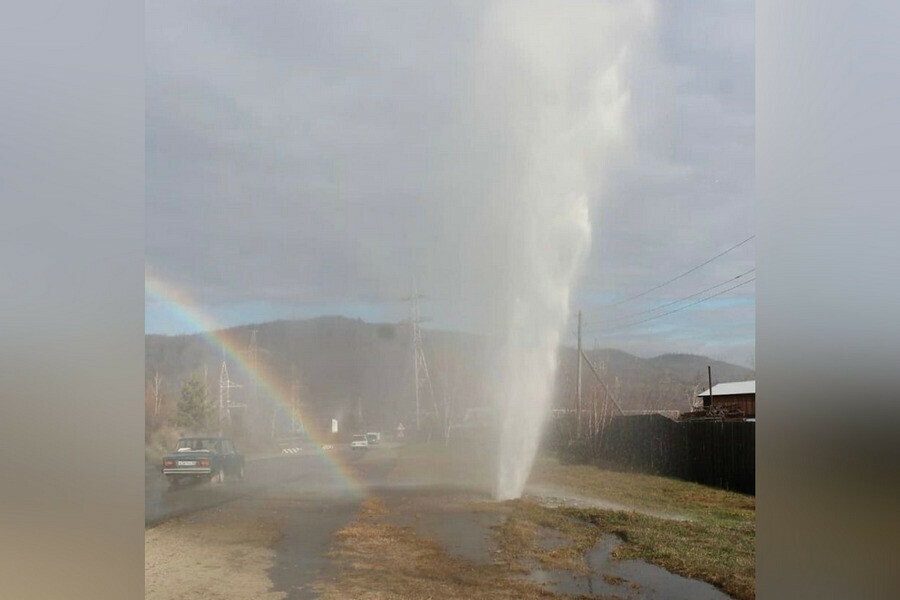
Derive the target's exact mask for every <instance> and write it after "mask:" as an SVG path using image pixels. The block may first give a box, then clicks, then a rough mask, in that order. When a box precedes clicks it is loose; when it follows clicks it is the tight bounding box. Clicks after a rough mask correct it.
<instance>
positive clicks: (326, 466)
mask: <svg viewBox="0 0 900 600" xmlns="http://www.w3.org/2000/svg"><path fill="white" fill-rule="evenodd" d="M333 459H338V461H339V462H341V463H343V464H345V465H350V466H351V470H352V476H351V477H348V475H347V472H348V470H347V469H340V468H337V467H336V466H335V460H333ZM394 460H395V459H394V457H393V451H392V449H391V448H389V447H385V448H379V449H378V450H370V451H369V452H368V453H367V454H366V455H365V456H360V455H357V454H354V453H352V452H351V451H350V449H349V448H344V447H335V448H334V449H332V450H328V451H321V450H318V449H309V450H305V451H302V452H301V453H300V454H297V455H291V456H275V457H268V458H258V459H248V460H247V465H246V468H245V474H244V479H243V480H226V481H225V483H221V484H216V483H210V482H199V483H183V484H181V485H178V486H176V487H172V486H170V485H169V483H168V481H167V480H166V478H165V476H163V474H162V473H161V472H160V467H159V466H151V465H148V466H147V467H146V472H145V486H144V524H145V526H147V527H152V526H154V525H157V524H159V523H162V522H164V521H166V520H168V519H171V518H173V517H177V516H181V515H184V514H187V513H190V512H194V511H197V510H202V509H206V508H212V507H214V506H218V505H221V504H223V503H226V502H230V501H232V500H236V499H238V498H248V497H249V498H253V497H260V498H265V497H278V498H312V497H316V498H318V499H320V500H328V501H346V500H355V499H357V497H358V496H359V495H360V494H361V493H364V490H365V489H366V488H367V487H369V486H372V487H377V486H378V485H379V484H380V483H381V481H382V479H383V477H384V475H385V474H386V473H387V471H389V470H390V468H391V467H392V466H393V463H394Z"/></svg>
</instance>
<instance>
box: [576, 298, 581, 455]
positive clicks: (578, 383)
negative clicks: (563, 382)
mask: <svg viewBox="0 0 900 600" xmlns="http://www.w3.org/2000/svg"><path fill="white" fill-rule="evenodd" d="M581 354H582V352H581V310H580V309H579V311H578V367H577V369H576V373H577V374H576V376H575V377H576V382H575V389H576V398H577V405H578V407H577V410H578V417H577V418H576V421H575V422H576V425H575V437H576V438H580V437H581Z"/></svg>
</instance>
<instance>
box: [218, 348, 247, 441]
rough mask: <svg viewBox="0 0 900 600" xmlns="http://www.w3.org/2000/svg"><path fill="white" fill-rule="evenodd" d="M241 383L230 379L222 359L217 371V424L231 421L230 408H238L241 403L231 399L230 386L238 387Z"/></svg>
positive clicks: (226, 366)
mask: <svg viewBox="0 0 900 600" xmlns="http://www.w3.org/2000/svg"><path fill="white" fill-rule="evenodd" d="M239 387H241V385H240V384H239V383H235V382H233V381H231V378H230V377H229V375H228V365H227V364H226V363H225V360H224V359H223V360H222V369H221V370H220V371H219V426H220V427H221V424H222V423H224V422H225V420H227V421H228V422H229V423H230V422H231V409H232V408H240V407H241V406H242V405H240V404H237V403H233V402H232V401H231V388H239Z"/></svg>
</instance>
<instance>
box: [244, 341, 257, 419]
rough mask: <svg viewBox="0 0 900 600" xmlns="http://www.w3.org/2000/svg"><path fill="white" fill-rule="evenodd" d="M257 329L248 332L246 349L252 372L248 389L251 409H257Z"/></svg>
mask: <svg viewBox="0 0 900 600" xmlns="http://www.w3.org/2000/svg"><path fill="white" fill-rule="evenodd" d="M257 331H258V330H256V329H254V330H253V331H251V332H250V348H249V349H248V350H247V354H248V358H249V359H250V369H251V371H252V372H253V387H252V388H251V389H250V403H251V404H252V405H253V410H258V402H257V400H258V398H257V385H256V380H257V379H258V376H257V372H258V365H257V360H258V359H259V356H258V354H259V347H258V346H257V341H256V332H257Z"/></svg>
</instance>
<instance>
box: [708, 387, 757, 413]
mask: <svg viewBox="0 0 900 600" xmlns="http://www.w3.org/2000/svg"><path fill="white" fill-rule="evenodd" d="M697 397H698V398H702V399H703V410H705V411H709V410H723V411H728V412H734V411H735V410H737V411H740V413H741V414H742V415H743V417H744V418H745V419H755V418H756V381H732V382H729V383H717V384H716V385H714V386H713V388H712V398H710V393H709V390H706V391H704V392H701V393H700V394H697Z"/></svg>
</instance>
